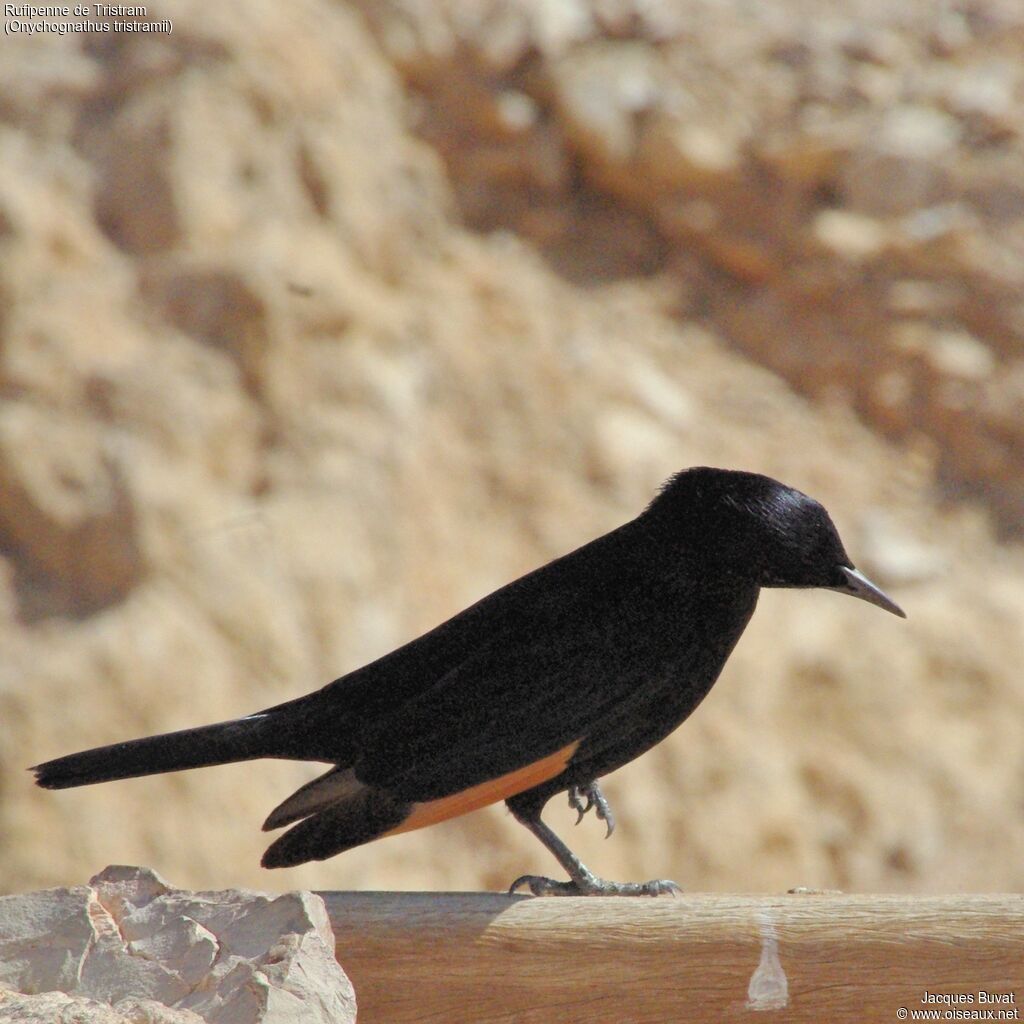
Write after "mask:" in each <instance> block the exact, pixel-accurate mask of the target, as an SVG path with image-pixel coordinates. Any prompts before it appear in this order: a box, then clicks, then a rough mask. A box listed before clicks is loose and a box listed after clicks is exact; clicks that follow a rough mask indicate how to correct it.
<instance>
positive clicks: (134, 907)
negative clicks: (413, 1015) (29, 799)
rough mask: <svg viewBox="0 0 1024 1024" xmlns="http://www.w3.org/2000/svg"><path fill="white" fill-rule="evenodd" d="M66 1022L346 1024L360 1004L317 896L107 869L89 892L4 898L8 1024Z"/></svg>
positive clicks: (1, 960)
mask: <svg viewBox="0 0 1024 1024" xmlns="http://www.w3.org/2000/svg"><path fill="white" fill-rule="evenodd" d="M61 1014H63V1015H64V1017H60V1015H61ZM58 1017H60V1019H64V1018H65V1017H66V1018H67V1019H72V1018H73V1019H74V1020H76V1021H81V1022H82V1024H122V1022H123V1024H199V1022H201V1021H205V1022H209V1024H256V1022H261V1024H283V1022H285V1021H287V1022H289V1024H338V1022H344V1021H354V1020H355V996H354V993H353V991H352V986H351V984H350V983H349V981H348V979H347V978H346V977H345V974H344V972H343V971H342V970H341V968H340V967H339V966H338V964H337V962H336V961H335V959H334V935H333V932H332V931H331V926H330V922H329V921H328V919H327V912H326V910H325V908H324V905H323V901H322V900H321V899H320V898H319V897H318V896H315V895H313V894H312V893H308V892H305V893H304V892H294V893H286V894H285V895H282V896H276V897H272V896H266V895H263V894H262V893H256V892H249V891H244V890H230V891H227V892H217V893H214V892H207V893H191V892H185V891H183V890H179V889H172V888H171V887H170V886H169V885H168V884H167V883H166V882H164V881H163V879H161V878H160V876H159V875H157V874H156V873H155V872H153V871H150V870H149V869H147V868H129V867H109V868H107V869H106V870H104V871H102V872H101V873H100V874H98V875H96V876H95V877H94V878H93V879H91V881H90V883H89V885H88V886H76V887H72V888H67V889H51V890H47V891H44V892H35V893H28V894H25V895H21V896H5V897H0V1019H3V1020H17V1021H48V1020H53V1019H57V1018H58Z"/></svg>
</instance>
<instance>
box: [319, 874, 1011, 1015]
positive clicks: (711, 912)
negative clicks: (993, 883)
mask: <svg viewBox="0 0 1024 1024" xmlns="http://www.w3.org/2000/svg"><path fill="white" fill-rule="evenodd" d="M321 895H322V896H323V897H324V900H325V901H326V903H327V908H328V912H329V914H330V917H331V921H332V923H333V925H334V931H335V936H336V941H337V956H338V960H339V962H340V963H341V965H342V967H344V969H345V971H346V972H347V973H348V974H349V977H350V978H351V979H352V982H353V984H354V985H355V989H356V998H357V1001H358V1005H359V1021H360V1024H385V1022H386V1024H403V1022H417V1024H419V1022H426V1021H432V1022H442V1021H444V1022H461V1021H467V1022H468V1021H473V1022H478V1024H498V1022H501V1024H512V1022H517V1024H518V1022H523V1024H533V1022H536V1024H561V1022H580V1024H582V1022H588V1024H595V1022H603V1021H609V1022H612V1021H614V1022H617V1024H632V1022H636V1024H644V1022H659V1024H661V1022H668V1021H671V1022H677V1021H678V1022H692V1024H701V1022H705V1021H707V1022H711V1021H714V1022H721V1021H761V1020H785V1021H798V1022H799V1021H813V1022H815V1024H820V1022H841V1021H857V1022H872V1021H879V1022H888V1021H897V1020H899V1019H901V1018H899V1017H898V1016H897V1011H898V1010H899V1008H900V1007H905V1008H906V1009H907V1010H908V1011H910V1012H912V1011H914V1010H923V1009H938V1010H939V1011H940V1012H941V1011H943V1010H945V1009H948V1008H949V1007H948V1005H947V1004H943V1003H927V1002H923V1001H922V1000H923V999H924V995H925V992H929V993H937V994H942V995H952V994H954V993H970V994H971V995H972V997H973V1002H971V1003H960V1004H957V1005H958V1007H959V1008H961V1009H972V1008H973V1009H996V1010H1006V1009H1015V1008H1018V1015H1019V1016H1024V1010H1021V1009H1019V1007H1020V1004H1021V1002H1024V896H1020V895H1005V896H1002V895H1000V896H997V895H965V896H849V895H842V894H835V893H812V894H787V895H782V896H724V895H686V896H680V897H661V898H658V899H614V898H612V899H608V898H586V899H567V898H553V899H552V898H549V899H536V898H532V897H522V896H503V895H491V894H487V893H466V894H461V893H454V894H449V893H356V892H332V893H321ZM980 991H983V992H986V993H999V994H1004V996H1005V994H1010V995H1012V997H1013V999H1014V1002H1013V1003H1012V1004H1009V1005H1008V1006H1007V1005H1003V1004H997V1003H984V1004H982V1003H979V996H978V993H979V992H980ZM904 1019H905V1018H904ZM939 1019H941V1018H939ZM1003 1019H1015V1018H1014V1017H1013V1016H1011V1017H1009V1018H1003Z"/></svg>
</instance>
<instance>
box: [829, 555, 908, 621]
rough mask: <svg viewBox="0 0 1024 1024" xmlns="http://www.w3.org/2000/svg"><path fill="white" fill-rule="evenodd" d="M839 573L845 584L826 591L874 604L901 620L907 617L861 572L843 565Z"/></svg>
mask: <svg viewBox="0 0 1024 1024" xmlns="http://www.w3.org/2000/svg"><path fill="white" fill-rule="evenodd" d="M839 571H840V573H842V575H843V577H844V578H845V582H844V583H841V584H840V585H839V586H838V587H828V588H827V589H828V590H835V591H836V592H837V593H840V594H849V595H850V596H851V597H859V598H860V599H861V600H862V601H867V602H869V603H870V604H876V605H878V607H879V608H884V609H885V610H886V611H887V612H892V613H893V615H898V616H899V617H900V618H901V619H905V618H906V617H907V613H906V612H905V611H904V610H903V609H902V608H901V607H900V606H899V605H898V604H897V603H896V602H895V601H894V600H893V599H892V598H891V597H888V596H887V595H886V594H884V593H883V592H882V591H881V590H880V589H879V588H878V587H876V586H875V585H874V583H872V582H871V580H869V579H868V578H867V576H865V575H864V574H863V573H861V572H857V570H856V569H850V568H848V567H847V566H845V565H841V566H839Z"/></svg>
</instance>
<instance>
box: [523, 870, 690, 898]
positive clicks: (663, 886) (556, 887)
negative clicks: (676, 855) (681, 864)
mask: <svg viewBox="0 0 1024 1024" xmlns="http://www.w3.org/2000/svg"><path fill="white" fill-rule="evenodd" d="M523 886H525V887H526V888H527V889H529V890H530V892H531V893H533V895H534V896H665V895H669V896H678V895H679V894H680V893H682V891H683V890H682V888H681V887H680V886H679V885H678V884H677V883H676V882H673V881H671V880H670V879H668V878H654V879H652V880H651V881H649V882H609V881H606V880H605V879H603V878H598V877H597V876H596V875H590V876H589V877H588V878H585V879H583V880H582V881H579V882H576V881H568V882H559V881H558V880H557V879H554V878H545V877H544V876H543V875H521V876H520V877H519V878H517V879H516V880H515V881H514V882H513V883H512V885H511V886H510V887H509V890H508V892H509V895H510V896H511V895H514V894H515V892H516V890H517V889H520V888H522V887H523Z"/></svg>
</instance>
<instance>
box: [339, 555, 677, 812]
mask: <svg viewBox="0 0 1024 1024" xmlns="http://www.w3.org/2000/svg"><path fill="white" fill-rule="evenodd" d="M627 577H630V578H620V579H618V580H614V581H609V580H607V579H602V580H600V581H599V582H598V583H597V585H595V581H590V582H581V585H580V586H579V587H578V588H573V587H565V588H561V587H559V588H555V589H554V590H553V591H549V590H545V591H544V595H543V597H539V598H538V599H537V600H536V601H534V602H532V603H531V601H530V596H529V594H525V593H524V594H520V595H519V600H517V601H516V604H515V611H514V613H508V614H506V615H504V616H502V617H500V619H498V618H496V619H495V621H494V622H493V623H492V627H493V628H492V629H491V631H490V632H489V633H485V634H484V635H483V637H482V638H481V639H479V640H478V642H477V644H476V646H475V647H474V648H473V649H472V650H471V652H470V653H469V654H468V655H467V656H466V657H464V658H463V659H462V660H461V661H459V662H458V663H457V664H456V665H455V666H454V667H452V668H450V669H448V671H446V672H445V673H444V674H443V675H441V676H440V677H439V678H437V680H436V681H435V682H433V683H432V684H431V685H429V686H426V687H423V686H421V688H420V690H419V692H418V693H416V694H415V695H414V696H411V697H409V698H407V699H405V700H403V701H401V702H399V703H396V704H392V705H390V706H389V707H387V708H386V709H384V710H380V708H379V705H378V713H377V714H376V715H375V716H374V719H373V721H371V722H367V723H366V725H365V726H364V727H363V729H361V730H360V740H359V755H358V757H357V759H356V761H355V765H354V767H355V774H356V776H357V777H358V778H359V779H360V781H362V782H365V783H367V784H370V785H373V786H377V787H379V788H382V789H385V790H387V791H388V792H389V793H391V794H393V795H395V796H396V797H400V798H401V799H403V800H410V801H425V800H436V799H439V798H442V797H447V796H449V795H452V794H455V793H460V792H463V791H464V790H466V789H468V788H470V787H475V786H479V785H481V784H483V783H486V782H488V781H490V780H495V779H498V778H501V777H504V776H507V775H509V774H510V773H516V772H520V771H521V770H524V769H529V768H530V767H531V766H533V765H535V764H537V763H538V762H540V761H542V760H544V759H547V758H551V757H552V756H554V755H556V754H557V753H558V752H560V751H564V750H565V749H566V748H568V747H569V746H570V745H572V744H575V743H578V742H579V741H581V740H582V739H583V738H585V737H586V736H587V735H588V734H589V733H591V732H592V731H593V730H594V729H595V728H596V727H598V726H599V725H600V723H601V722H602V721H604V720H606V719H607V718H608V716H609V715H610V713H612V712H613V711H614V710H616V709H617V708H619V707H620V706H621V705H622V704H623V703H624V702H628V701H630V700H635V699H638V698H639V697H640V696H641V695H642V693H643V690H644V688H645V686H648V685H651V684H657V683H659V682H660V681H661V680H660V679H659V678H657V673H658V665H657V662H658V658H657V657H654V658H653V659H652V658H651V657H646V656H645V655H646V653H647V652H646V651H641V650H638V645H641V646H643V645H647V644H650V643H651V642H652V641H651V638H652V637H653V638H655V640H654V646H655V647H656V648H658V649H663V648H664V646H665V645H666V644H668V646H669V649H671V646H672V640H671V637H670V636H666V635H665V632H666V630H670V629H671V625H670V623H669V621H668V620H669V618H670V609H666V608H664V607H663V606H661V605H663V604H664V602H658V601H657V600H655V599H654V595H652V593H651V589H650V588H651V585H652V581H650V580H649V579H648V580H644V579H642V578H638V577H637V576H636V575H635V574H627ZM552 594H555V595H558V596H556V597H552ZM674 613H675V614H674V615H672V616H671V617H672V618H676V616H678V608H677V609H674ZM676 621H678V619H677V618H676ZM551 774H552V775H554V774H558V772H557V771H553V772H552V773H551ZM549 777H550V776H549ZM521 788H522V789H525V788H528V786H526V785H523V786H522V787H521ZM516 791H521V790H516Z"/></svg>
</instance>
